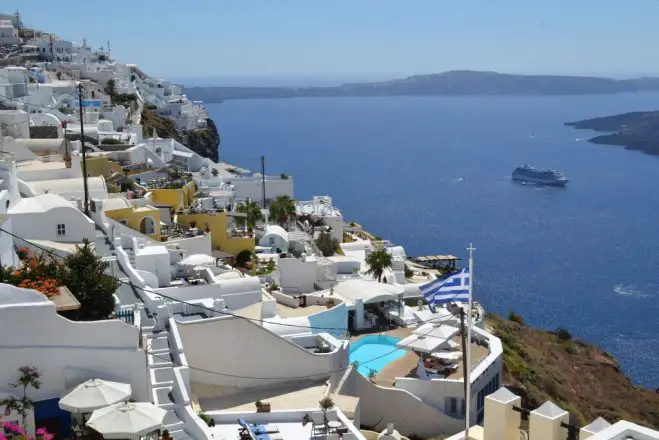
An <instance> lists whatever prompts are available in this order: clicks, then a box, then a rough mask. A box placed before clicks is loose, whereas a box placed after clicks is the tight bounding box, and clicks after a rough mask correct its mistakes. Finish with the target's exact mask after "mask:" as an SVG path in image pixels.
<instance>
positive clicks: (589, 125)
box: [565, 111, 659, 155]
mask: <svg viewBox="0 0 659 440" xmlns="http://www.w3.org/2000/svg"><path fill="white" fill-rule="evenodd" d="M565 125H568V126H572V127H575V128H579V129H590V130H595V131H601V132H608V133H607V134H603V135H600V136H596V137H594V138H592V139H590V142H593V143H595V144H605V145H620V146H624V147H625V148H627V149H629V150H638V151H643V152H644V153H647V154H652V155H659V111H650V112H631V113H623V114H620V115H614V116H607V117H604V118H594V119H585V120H583V121H576V122H567V123H565Z"/></svg>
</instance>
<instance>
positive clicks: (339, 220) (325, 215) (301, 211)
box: [296, 196, 343, 243]
mask: <svg viewBox="0 0 659 440" xmlns="http://www.w3.org/2000/svg"><path fill="white" fill-rule="evenodd" d="M296 211H297V215H298V216H300V215H307V216H312V217H315V216H317V217H319V218H322V220H323V223H324V224H325V225H326V226H328V227H329V228H331V231H330V234H332V237H334V239H336V240H337V241H338V242H339V243H342V242H343V213H341V211H340V210H339V209H337V208H335V207H334V206H333V205H332V198H331V197H330V196H314V197H313V199H312V200H307V201H299V202H297V203H296Z"/></svg>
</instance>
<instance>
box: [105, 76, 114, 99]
mask: <svg viewBox="0 0 659 440" xmlns="http://www.w3.org/2000/svg"><path fill="white" fill-rule="evenodd" d="M103 91H104V92H105V94H106V95H108V96H109V97H110V98H112V97H114V95H116V94H117V84H116V83H115V81H114V79H112V78H110V79H109V80H108V83H107V84H106V85H105V88H104V89H103Z"/></svg>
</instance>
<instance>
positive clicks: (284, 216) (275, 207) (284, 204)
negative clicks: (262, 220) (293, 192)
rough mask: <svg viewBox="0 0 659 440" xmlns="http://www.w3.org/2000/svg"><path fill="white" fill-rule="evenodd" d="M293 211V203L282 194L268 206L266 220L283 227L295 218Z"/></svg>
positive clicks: (288, 197)
mask: <svg viewBox="0 0 659 440" xmlns="http://www.w3.org/2000/svg"><path fill="white" fill-rule="evenodd" d="M295 211H296V210H295V201H294V200H293V199H291V197H290V196H289V195H286V194H282V195H279V196H277V197H276V198H275V200H274V201H273V202H272V204H271V205H270V215H269V216H268V220H269V221H271V222H275V223H277V224H278V225H279V226H282V227H284V226H286V225H287V224H288V222H289V221H290V220H291V219H292V218H293V217H295Z"/></svg>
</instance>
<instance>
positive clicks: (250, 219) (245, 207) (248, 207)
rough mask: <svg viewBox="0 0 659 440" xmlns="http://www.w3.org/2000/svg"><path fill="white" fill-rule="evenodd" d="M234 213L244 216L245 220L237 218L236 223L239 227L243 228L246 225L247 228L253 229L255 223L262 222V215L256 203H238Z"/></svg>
mask: <svg viewBox="0 0 659 440" xmlns="http://www.w3.org/2000/svg"><path fill="white" fill-rule="evenodd" d="M236 212H239V213H241V214H245V215H246V217H245V218H240V217H237V220H236V221H237V222H238V224H239V225H241V226H244V225H245V224H247V227H248V228H254V227H255V226H256V223H258V222H262V221H263V214H262V213H261V207H260V206H259V204H258V203H256V202H252V201H251V200H247V201H246V202H244V203H238V206H236Z"/></svg>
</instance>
